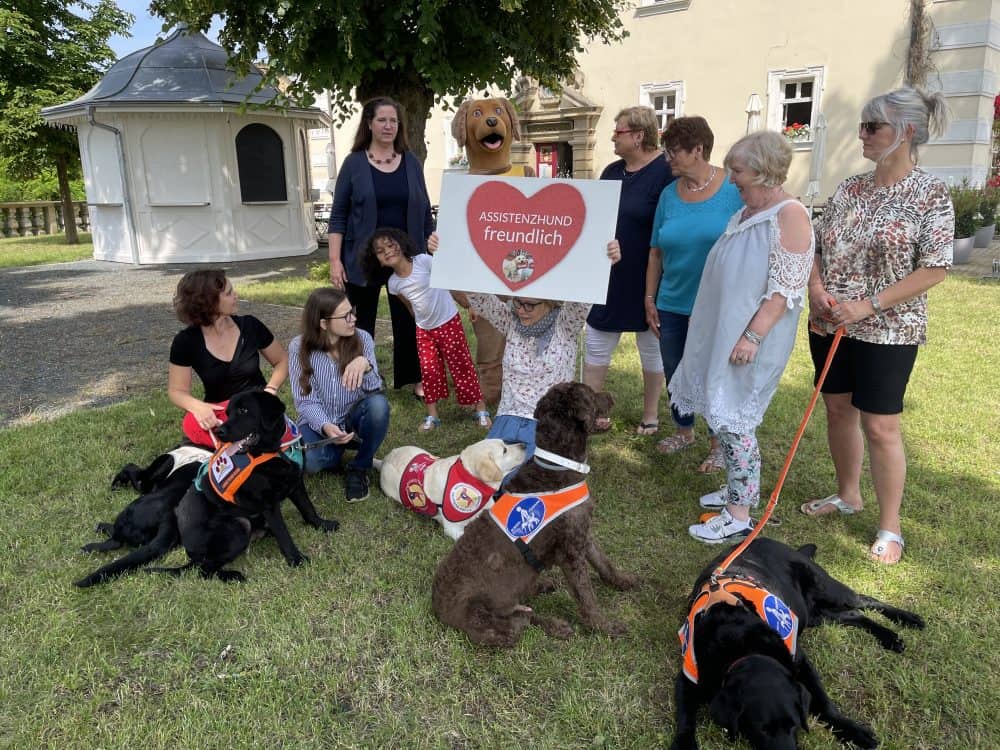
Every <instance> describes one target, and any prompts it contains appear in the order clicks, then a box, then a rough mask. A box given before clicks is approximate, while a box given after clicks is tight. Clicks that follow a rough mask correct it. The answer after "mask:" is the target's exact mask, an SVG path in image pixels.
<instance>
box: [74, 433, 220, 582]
mask: <svg viewBox="0 0 1000 750" xmlns="http://www.w3.org/2000/svg"><path fill="white" fill-rule="evenodd" d="M211 455H212V454H211V451H208V450H205V449H204V448H196V447H192V446H182V447H180V448H176V449H174V450H172V451H168V452H167V453H163V454H161V455H159V456H157V457H156V459H155V460H154V461H153V462H152V463H151V464H150V465H149V466H147V467H145V468H141V467H139V466H136V465H135V464H128V465H127V466H125V467H124V468H123V469H122V470H121V471H119V472H118V474H117V475H116V476H115V478H114V479H113V480H111V486H112V487H124V486H127V485H131V486H132V487H133V488H135V489H136V490H138V491H139V493H141V494H140V495H139V497H137V498H135V500H133V501H132V502H131V503H129V504H128V505H127V506H125V508H123V509H122V511H121V513H119V514H118V516H117V517H116V518H115V520H114V523H99V524H97V529H96V530H97V532H98V533H102V534H105V535H107V537H108V538H107V539H106V540H104V541H103V542H91V543H90V544H87V545H85V546H84V547H83V551H84V552H108V551H111V550H117V549H121V548H122V547H134V548H135V549H133V550H132V551H131V552H129V553H128V554H127V555H124V556H122V557H119V558H118V559H117V560H114V561H113V562H110V563H108V564H107V565H104V566H102V567H100V568H98V569H97V570H95V571H94V572H93V573H91V574H90V575H88V576H84V577H83V578H81V579H80V580H79V581H76V585H77V586H79V587H80V588H87V587H89V586H93V585H95V584H98V583H103V582H105V581H108V580H110V579H111V578H114V577H115V576H119V575H121V574H122V573H125V572H127V571H129V570H135V569H136V568H139V567H141V566H143V565H146V564H147V563H150V562H153V561H154V560H157V559H159V558H160V557H163V556H164V555H165V554H167V553H168V552H169V551H170V550H172V549H173V548H174V547H176V546H177V543H178V539H179V537H178V533H177V518H176V516H175V515H174V509H175V508H176V507H177V505H178V503H180V501H181V498H183V497H184V494H185V493H186V492H187V490H188V488H189V487H190V486H191V482H192V481H193V480H194V478H195V475H196V474H197V473H198V469H199V467H200V466H201V463H202V462H203V461H204V460H205V459H206V458H208V457H209V456H211Z"/></svg>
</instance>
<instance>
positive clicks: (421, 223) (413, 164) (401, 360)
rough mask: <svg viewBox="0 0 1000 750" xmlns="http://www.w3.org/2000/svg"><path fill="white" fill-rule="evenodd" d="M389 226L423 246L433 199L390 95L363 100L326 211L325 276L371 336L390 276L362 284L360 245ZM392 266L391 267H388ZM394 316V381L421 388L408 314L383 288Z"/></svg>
mask: <svg viewBox="0 0 1000 750" xmlns="http://www.w3.org/2000/svg"><path fill="white" fill-rule="evenodd" d="M386 226H388V227H395V228H396V229H401V230H402V231H404V232H406V233H407V234H409V235H410V237H411V238H413V242H414V244H415V245H416V246H417V248H418V249H419V250H420V252H424V251H425V249H426V246H427V237H428V236H429V235H430V233H431V232H432V231H433V230H434V226H433V220H432V218H431V202H430V198H429V197H428V195H427V184H426V183H425V182H424V172H423V167H422V165H421V164H420V160H419V159H417V157H416V156H414V154H413V153H412V152H410V151H409V150H408V146H407V141H406V131H405V128H404V126H403V112H402V107H401V106H400V105H399V103H398V102H396V101H393V100H392V99H389V98H388V97H377V98H375V99H371V100H369V101H367V102H365V105H364V108H363V109H362V110H361V123H360V125H358V130H357V133H355V135H354V145H353V146H352V147H351V153H350V154H349V155H348V157H347V158H346V159H344V163H343V165H341V167H340V174H338V175H337V186H336V187H335V188H334V192H333V209H332V210H331V212H330V228H329V232H330V283H331V284H333V286H334V288H336V289H344V290H345V291H346V292H347V296H348V299H350V301H351V304H352V305H354V306H355V307H356V308H357V326H358V328H362V329H364V330H365V331H368V333H370V334H371V335H372V337H373V338H374V336H375V315H376V312H377V311H378V300H379V296H380V295H381V293H382V287H383V286H384V285H385V283H386V281H387V280H388V278H389V274H386V275H385V277H384V278H381V279H379V280H378V281H375V282H373V283H372V284H370V285H369V284H368V283H367V281H366V279H365V274H364V272H363V271H362V270H361V258H360V256H361V250H362V249H363V248H364V246H365V243H366V242H367V241H368V238H369V237H370V236H371V234H372V233H373V232H374V231H375V230H376V229H377V228H379V227H386ZM390 271H391V269H390ZM389 313H390V316H391V318H392V339H393V351H392V367H393V385H394V386H395V387H396V388H401V387H402V386H404V385H408V384H410V383H414V384H415V385H414V389H415V392H416V393H417V394H418V395H420V360H419V359H418V357H417V333H416V326H415V324H414V322H413V316H412V315H411V314H410V312H409V310H407V309H406V307H405V306H404V305H403V303H402V302H400V301H399V300H398V299H397V298H396V297H395V296H394V295H391V294H390V295H389Z"/></svg>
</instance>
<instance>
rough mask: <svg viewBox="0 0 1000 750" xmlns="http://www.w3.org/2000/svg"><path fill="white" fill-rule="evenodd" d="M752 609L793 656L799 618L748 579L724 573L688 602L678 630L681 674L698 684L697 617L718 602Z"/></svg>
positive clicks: (708, 583) (768, 592)
mask: <svg viewBox="0 0 1000 750" xmlns="http://www.w3.org/2000/svg"><path fill="white" fill-rule="evenodd" d="M720 602H721V603H724V604H728V605H730V606H733V607H739V606H742V607H746V608H748V609H751V610H753V611H754V612H755V613H756V614H757V616H758V617H760V619H762V620H763V621H764V622H765V623H767V625H768V627H770V628H771V630H773V631H774V632H775V633H777V634H778V635H779V636H780V637H781V640H782V642H783V643H784V644H785V648H787V649H788V652H789V653H790V654H791V655H792V656H793V657H794V656H795V648H796V642H797V639H798V636H799V618H798V616H797V615H796V614H795V613H794V612H793V611H792V610H791V609H790V608H789V606H788V605H787V604H785V603H784V602H783V601H781V599H779V598H778V597H777V596H775V595H774V594H772V593H771V592H770V591H768V590H767V589H765V588H763V587H762V586H760V585H759V584H758V583H757V582H756V581H754V580H753V579H751V578H736V577H733V576H727V577H725V578H722V579H720V580H719V582H718V584H717V585H716V586H715V587H714V588H713V587H712V583H711V581H706V583H705V585H704V586H703V587H702V589H701V591H699V592H698V595H697V596H696V597H695V599H694V603H693V604H692V605H691V611H690V612H688V616H687V619H686V620H684V624H683V625H681V629H680V630H679V631H677V637H678V638H679V639H680V642H681V657H682V667H681V668H682V669H683V671H684V676H685V677H687V678H688V679H689V680H691V682H693V683H695V684H696V685H697V684H698V662H697V660H696V659H695V656H694V625H695V620H697V618H698V616H699V615H701V614H704V613H705V612H707V611H708V610H709V608H711V607H713V606H715V605H716V604H719V603H720Z"/></svg>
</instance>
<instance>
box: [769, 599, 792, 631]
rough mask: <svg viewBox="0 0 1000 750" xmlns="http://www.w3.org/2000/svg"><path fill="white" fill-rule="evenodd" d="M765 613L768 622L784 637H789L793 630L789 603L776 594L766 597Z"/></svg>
mask: <svg viewBox="0 0 1000 750" xmlns="http://www.w3.org/2000/svg"><path fill="white" fill-rule="evenodd" d="M764 615H765V617H766V619H767V624H768V625H770V626H771V629H772V630H774V631H775V632H776V633H777V634H778V635H780V636H781V637H782V638H787V637H788V635H789V633H791V632H792V612H791V610H790V609H788V605H787V604H785V603H784V602H783V601H781V599H779V598H778V597H776V596H775V595H774V594H769V595H768V596H767V597H766V598H765V599H764Z"/></svg>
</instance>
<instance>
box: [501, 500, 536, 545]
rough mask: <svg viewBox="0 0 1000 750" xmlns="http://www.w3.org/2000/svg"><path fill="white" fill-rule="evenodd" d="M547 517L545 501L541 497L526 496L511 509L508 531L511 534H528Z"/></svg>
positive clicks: (508, 518)
mask: <svg viewBox="0 0 1000 750" xmlns="http://www.w3.org/2000/svg"><path fill="white" fill-rule="evenodd" d="M543 518H545V503H544V502H542V499H541V498H539V497H526V498H524V499H522V500H521V501H520V502H519V503H518V504H517V505H515V506H514V507H513V508H511V509H510V515H509V516H507V531H508V532H509V533H510V535H511V536H528V535H529V534H531V533H533V532H534V531H535V529H537V528H538V527H539V525H540V524H541V523H542V519H543Z"/></svg>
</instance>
